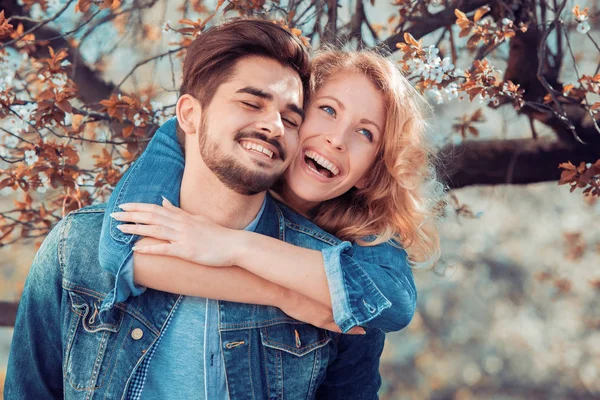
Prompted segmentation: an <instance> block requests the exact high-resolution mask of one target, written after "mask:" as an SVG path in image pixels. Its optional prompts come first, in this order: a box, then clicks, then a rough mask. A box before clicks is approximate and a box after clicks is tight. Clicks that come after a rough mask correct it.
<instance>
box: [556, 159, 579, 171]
mask: <svg viewBox="0 0 600 400" xmlns="http://www.w3.org/2000/svg"><path fill="white" fill-rule="evenodd" d="M558 168H562V169H566V170H575V166H574V165H573V164H572V163H571V161H568V162H566V163H560V164H558Z"/></svg>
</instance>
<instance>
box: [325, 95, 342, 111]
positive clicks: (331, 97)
mask: <svg viewBox="0 0 600 400" xmlns="http://www.w3.org/2000/svg"><path fill="white" fill-rule="evenodd" d="M319 99H329V100H333V101H335V102H336V103H337V105H338V107H339V108H341V109H342V110H345V109H346V107H344V103H342V102H341V101H339V100H338V99H336V98H335V97H333V96H321V97H319Z"/></svg>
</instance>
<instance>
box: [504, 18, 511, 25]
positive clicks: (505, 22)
mask: <svg viewBox="0 0 600 400" xmlns="http://www.w3.org/2000/svg"><path fill="white" fill-rule="evenodd" d="M512 24H513V22H512V21H511V20H510V19H509V18H503V19H502V25H504V26H512Z"/></svg>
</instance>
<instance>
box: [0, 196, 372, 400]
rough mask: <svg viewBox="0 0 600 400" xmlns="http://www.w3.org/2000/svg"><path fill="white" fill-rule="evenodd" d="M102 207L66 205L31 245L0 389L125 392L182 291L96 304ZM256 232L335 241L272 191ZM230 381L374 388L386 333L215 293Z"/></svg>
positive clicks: (303, 390)
mask: <svg viewBox="0 0 600 400" xmlns="http://www.w3.org/2000/svg"><path fill="white" fill-rule="evenodd" d="M104 212H105V207H104V206H102V205H100V206H91V207H87V208H84V209H81V210H79V211H76V212H73V213H71V214H69V215H68V216H67V217H66V218H65V219H63V220H62V221H61V222H60V223H59V224H58V225H57V226H56V227H55V228H54V229H53V230H52V231H51V232H50V234H49V235H48V237H47V238H46V240H44V243H43V244H42V246H41V248H40V250H39V251H38V253H37V255H36V257H35V260H34V262H33V265H32V267H31V270H30V272H29V276H28V278H27V282H26V284H25V289H24V291H23V296H22V299H21V304H20V306H19V311H18V314H17V321H16V324H15V330H14V336H13V342H12V346H11V352H10V357H9V365H8V370H7V375H6V381H5V389H4V390H5V392H4V396H5V399H6V400H14V399H19V400H20V399H51V398H61V397H64V398H68V399H124V398H125V395H126V393H127V385H128V383H129V380H130V378H131V376H132V372H133V371H134V369H135V367H136V366H137V365H139V364H140V363H141V361H142V360H143V358H144V356H145V354H146V353H147V351H148V349H150V347H151V346H152V344H153V343H154V342H155V341H156V340H157V338H158V337H159V335H160V334H161V331H162V330H163V329H164V327H165V322H166V321H167V319H168V317H169V315H170V314H171V313H172V312H173V310H174V308H175V307H176V305H177V303H178V302H179V301H180V299H181V296H179V295H175V294H171V293H165V292H161V291H156V290H150V289H148V290H146V291H145V292H144V293H143V294H141V295H140V296H135V297H133V296H132V297H129V298H128V299H127V300H125V301H123V302H117V303H114V304H113V306H112V307H109V308H107V309H105V310H104V312H100V308H101V304H102V303H103V302H104V301H106V299H107V297H108V294H109V293H110V292H111V291H113V290H114V287H115V276H114V275H113V274H111V273H108V272H106V271H103V270H102V268H101V267H100V262H99V258H98V251H97V250H98V242H99V240H100V232H101V226H102V218H103V216H104ZM256 232H259V233H262V234H265V235H268V236H272V237H275V238H279V239H285V240H286V241H287V242H289V243H292V244H294V245H298V246H303V247H307V248H312V249H324V248H327V247H331V246H335V245H338V244H339V243H340V241H339V240H338V239H337V238H335V237H333V236H331V235H328V234H327V233H325V232H323V231H321V230H319V229H318V228H317V227H315V226H314V225H312V224H310V222H308V221H306V220H305V219H303V218H301V217H299V216H298V215H296V214H295V213H292V212H290V211H289V210H287V209H285V208H283V207H280V206H279V205H277V204H276V203H275V202H274V201H273V200H272V199H270V198H268V199H267V204H266V206H265V211H264V213H263V216H262V218H261V220H260V222H259V225H258V227H257V229H256ZM219 314H220V321H219V331H220V334H221V344H222V351H223V358H224V364H225V370H226V377H227V389H228V392H229V395H230V398H231V399H232V400H235V399H284V398H286V399H310V398H319V399H373V398H377V390H378V388H379V386H380V384H381V379H380V376H379V372H378V365H379V357H380V355H381V351H382V349H383V344H384V333H383V332H382V331H381V330H378V329H370V328H369V329H367V330H366V331H367V333H366V334H365V335H358V336H355V335H342V334H337V333H332V332H328V331H325V330H322V329H319V328H316V327H314V326H311V325H308V324H305V323H301V322H299V321H297V320H294V319H292V318H290V317H288V316H287V315H286V314H284V313H283V312H282V311H281V310H279V309H278V308H275V307H268V306H259V305H252V304H239V303H230V302H225V301H222V302H220V303H219Z"/></svg>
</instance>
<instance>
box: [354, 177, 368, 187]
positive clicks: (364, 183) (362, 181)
mask: <svg viewBox="0 0 600 400" xmlns="http://www.w3.org/2000/svg"><path fill="white" fill-rule="evenodd" d="M354 187H355V188H357V189H364V188H366V187H367V174H365V175H364V176H363V177H362V178H360V179H359V180H358V182H356V183H355V184H354Z"/></svg>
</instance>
